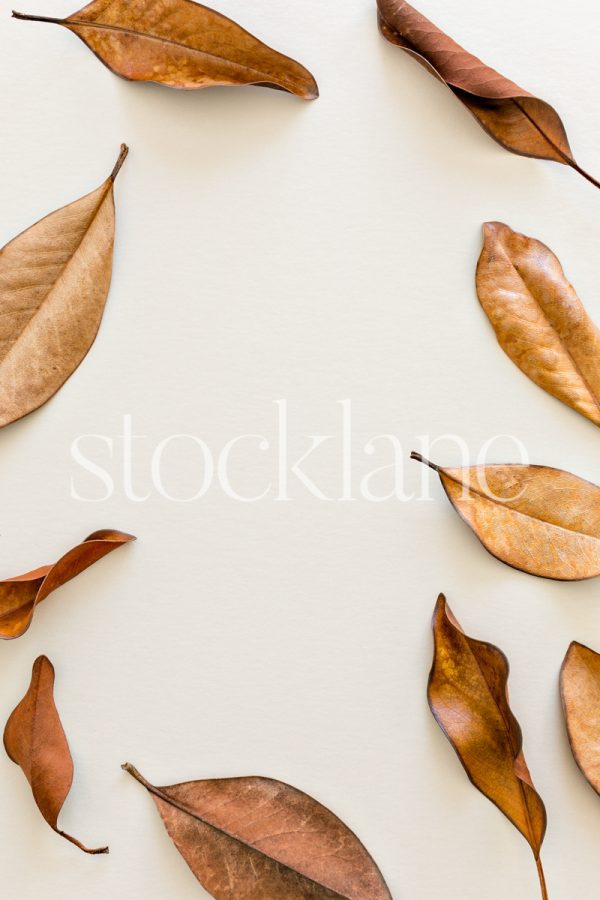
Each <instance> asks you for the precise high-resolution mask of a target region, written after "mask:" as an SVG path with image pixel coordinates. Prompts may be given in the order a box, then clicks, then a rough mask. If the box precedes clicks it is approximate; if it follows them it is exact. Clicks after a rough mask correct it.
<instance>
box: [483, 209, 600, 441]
mask: <svg viewBox="0 0 600 900" xmlns="http://www.w3.org/2000/svg"><path fill="white" fill-rule="evenodd" d="M483 233H484V243H483V249H482V251H481V256H480V257H479V263H478V265H477V294H478V296H479V300H480V303H481V305H482V306H483V309H484V310H485V313H486V314H487V316H488V318H489V320H490V322H491V323H492V326H493V328H494V331H495V332H496V337H497V338H498V343H499V344H500V346H501V347H502V349H503V350H504V352H505V353H506V354H507V355H508V356H509V357H510V358H511V359H512V361H513V362H514V363H515V364H516V365H517V366H518V367H519V368H520V369H521V371H522V372H524V373H525V374H526V375H527V376H528V377H529V378H531V380H532V381H535V383H536V384H539V386H540V387H542V388H544V390H545V391H547V392H548V393H549V394H552V395H553V396H554V397H558V399H559V400H562V401H563V403H566V404H567V405H568V406H570V407H572V408H573V409H575V410H576V411H577V412H579V413H581V415H582V416H586V418H588V419H591V421H592V422H594V424H595V425H600V331H599V330H598V328H597V327H596V325H595V324H594V323H593V322H592V320H591V319H590V317H589V316H588V314H587V312H586V311H585V308H584V306H583V304H582V303H581V301H580V300H579V298H578V296H577V294H576V293H575V291H574V289H573V286H572V285H571V284H570V283H569V282H568V281H567V279H566V278H565V274H564V272H563V270H562V267H561V265H560V262H559V261H558V259H557V258H556V256H555V255H554V253H553V252H552V251H551V250H550V249H549V248H548V247H546V245H545V244H542V243H541V242H540V241H536V240H535V238H528V237H525V235H523V234H518V233H517V232H515V231H512V229H510V228H509V227H508V225H503V224H502V223H501V222H486V224H485V225H484V226H483Z"/></svg>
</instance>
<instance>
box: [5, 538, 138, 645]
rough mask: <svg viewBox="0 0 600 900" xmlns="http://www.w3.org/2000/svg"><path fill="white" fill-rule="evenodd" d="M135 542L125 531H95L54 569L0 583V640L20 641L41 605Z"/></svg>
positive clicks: (35, 572)
mask: <svg viewBox="0 0 600 900" xmlns="http://www.w3.org/2000/svg"><path fill="white" fill-rule="evenodd" d="M134 540H135V538H134V537H133V535H131V534H125V533H123V532H122V531H110V530H108V529H106V530H103V531H95V532H94V533H93V534H90V536H89V537H87V538H86V539H85V541H83V542H82V543H81V544H79V545H78V546H77V547H73V549H72V550H69V552H68V553H65V555H64V556H63V557H61V559H59V560H58V562H57V563H55V564H54V565H52V566H42V567H41V568H40V569H35V570H34V571H33V572H28V573H27V574H26V575H19V576H17V577H16V578H9V579H7V580H6V581H0V638H4V639H5V640H10V639H11V638H18V637H21V635H22V634H24V633H25V632H26V631H27V629H28V628H29V626H30V625H31V620H32V619H33V614H34V612H35V608H36V606H37V605H38V603H41V602H42V600H45V599H46V597H47V596H48V595H49V594H50V593H52V591H55V590H56V589H57V588H59V587H61V585H63V584H66V582H67V581H70V580H71V579H72V578H75V577H76V576H77V575H80V574H81V572H83V571H85V569H87V568H89V566H92V565H93V564H94V563H95V562H98V560H99V559H102V557H103V556H106V555H107V554H108V553H112V551H113V550H117V549H118V548H119V547H122V546H123V544H127V543H129V542H130V541H134Z"/></svg>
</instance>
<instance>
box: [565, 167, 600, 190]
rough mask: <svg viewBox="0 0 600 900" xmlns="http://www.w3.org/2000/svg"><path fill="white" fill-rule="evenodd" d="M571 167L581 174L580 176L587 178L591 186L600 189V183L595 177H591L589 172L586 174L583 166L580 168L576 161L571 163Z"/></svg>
mask: <svg viewBox="0 0 600 900" xmlns="http://www.w3.org/2000/svg"><path fill="white" fill-rule="evenodd" d="M569 165H570V166H571V168H572V169H575V171H576V172H579V174H580V175H583V177H584V178H586V179H587V180H588V181H589V182H590V184H593V185H594V187H597V188H600V181H597V180H596V179H595V178H594V177H593V175H590V173H589V172H586V171H585V169H582V168H581V166H579V165H578V164H577V163H576V162H575V160H573V161H572V162H570V163H569Z"/></svg>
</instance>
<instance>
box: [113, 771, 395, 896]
mask: <svg viewBox="0 0 600 900" xmlns="http://www.w3.org/2000/svg"><path fill="white" fill-rule="evenodd" d="M123 768H124V769H125V770H126V771H127V772H129V774H130V775H133V777H134V778H136V779H137V780H138V781H139V782H140V783H141V784H143V785H144V787H145V788H146V789H147V790H148V791H149V792H150V794H151V796H152V799H153V800H154V802H155V804H156V807H157V809H158V812H159V813H160V816H161V818H162V820H163V822H164V824H165V827H166V829H167V831H168V833H169V836H170V837H171V839H172V840H173V842H174V844H175V846H176V847H177V849H178V850H179V852H180V853H181V855H182V856H183V858H184V859H185V861H186V862H187V864H188V866H189V867H190V869H191V870H192V872H193V873H194V875H195V876H196V878H197V879H198V881H199V882H200V883H201V884H202V885H203V887H205V888H206V890H207V891H208V892H209V893H210V894H211V896H212V897H215V898H216V900H241V898H243V900H265V898H267V897H273V898H275V897H282V898H283V897H285V898H286V900H302V898H303V900H308V898H314V900H335V898H345V900H391V895H390V892H389V891H388V889H387V886H386V884H385V882H384V880H383V876H382V875H381V872H380V871H379V869H378V868H377V866H376V865H375V863H374V861H373V859H372V858H371V857H370V855H369V854H368V852H367V851H366V850H365V848H364V847H363V845H362V844H361V842H360V841H359V840H358V838H357V837H356V835H355V834H353V833H352V832H351V831H350V829H349V828H348V827H347V826H346V825H344V823H343V822H342V821H340V819H338V818H337V816H335V815H334V814H333V813H332V812H330V811H329V810H328V809H326V808H325V807H324V806H322V805H321V804H320V803H318V802H317V801H316V800H313V798H312V797H309V796H308V795H307V794H304V793H302V791H298V790H296V788H293V787H291V786H290V785H289V784H284V783H283V782H281V781H273V780H272V779H271V778H219V779H215V780H211V781H188V782H184V783H183V784H173V785H169V786H168V787H155V786H154V785H152V784H150V783H149V782H148V781H146V779H145V778H143V777H142V776H141V775H140V773H139V772H138V771H137V769H135V767H134V766H132V765H130V764H129V763H125V765H124V766H123Z"/></svg>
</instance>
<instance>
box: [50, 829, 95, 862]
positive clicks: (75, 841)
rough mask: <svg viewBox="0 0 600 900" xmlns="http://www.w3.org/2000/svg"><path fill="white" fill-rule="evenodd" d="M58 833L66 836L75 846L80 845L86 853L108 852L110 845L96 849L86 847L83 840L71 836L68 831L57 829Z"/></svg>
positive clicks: (93, 854)
mask: <svg viewBox="0 0 600 900" xmlns="http://www.w3.org/2000/svg"><path fill="white" fill-rule="evenodd" d="M56 833H57V834H60V836H61V837H64V838H65V840H67V841H70V842H71V843H72V844H75V846H76V847H79V849H80V850H83V852H84V853H90V854H91V855H92V856H96V855H97V854H99V853H108V847H96V848H95V849H91V848H90V847H86V846H85V844H82V843H81V841H78V840H77V838H74V837H71V835H70V834H67V832H66V831H58V830H57V832H56Z"/></svg>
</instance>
